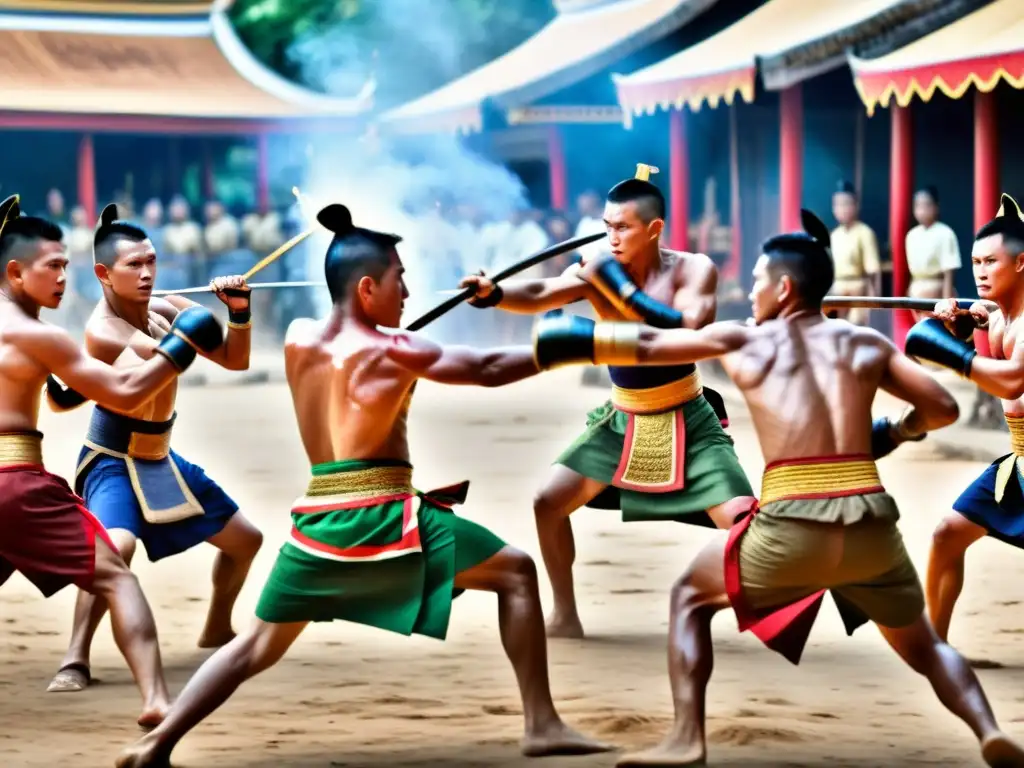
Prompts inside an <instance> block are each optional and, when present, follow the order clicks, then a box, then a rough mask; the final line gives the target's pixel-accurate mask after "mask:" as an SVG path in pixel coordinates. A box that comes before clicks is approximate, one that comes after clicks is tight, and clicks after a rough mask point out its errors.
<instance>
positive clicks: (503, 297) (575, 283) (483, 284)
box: [459, 265, 590, 315]
mask: <svg viewBox="0 0 1024 768" xmlns="http://www.w3.org/2000/svg"><path fill="white" fill-rule="evenodd" d="M578 272H579V267H578V266H576V265H573V266H571V267H569V268H568V269H566V271H565V272H563V273H562V274H561V275H559V276H558V277H545V278H541V279H539V280H505V281H503V282H502V283H501V284H500V285H497V286H496V285H494V284H493V283H492V282H491V281H490V280H489V279H488V278H487V277H485V276H483V275H470V276H469V277H466V278H464V279H463V280H462V282H461V283H459V286H460V287H461V288H474V289H476V292H477V293H476V296H475V297H474V298H473V299H470V302H469V303H470V304H471V305H473V306H474V307H478V308H481V309H486V308H487V307H498V308H499V309H504V310H505V311H507V312H514V313H516V314H520V315H534V314H538V313H540V312H546V311H548V310H550V309H558V308H559V307H564V306H565V305H566V304H572V303H574V302H577V301H580V300H581V299H585V298H586V297H587V291H588V290H590V288H589V286H588V285H587V284H586V283H585V282H583V281H582V280H580V278H579V277H577V273H578Z"/></svg>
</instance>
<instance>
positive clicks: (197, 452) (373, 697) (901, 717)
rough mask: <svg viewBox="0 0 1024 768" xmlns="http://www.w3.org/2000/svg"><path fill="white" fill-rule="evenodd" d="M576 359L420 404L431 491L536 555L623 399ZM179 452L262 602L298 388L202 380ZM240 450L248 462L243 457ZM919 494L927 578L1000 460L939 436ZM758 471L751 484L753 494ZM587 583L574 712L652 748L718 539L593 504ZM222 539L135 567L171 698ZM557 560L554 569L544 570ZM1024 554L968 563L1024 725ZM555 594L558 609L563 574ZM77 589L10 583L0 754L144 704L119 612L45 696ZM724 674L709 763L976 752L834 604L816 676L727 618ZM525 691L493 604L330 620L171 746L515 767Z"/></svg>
mask: <svg viewBox="0 0 1024 768" xmlns="http://www.w3.org/2000/svg"><path fill="white" fill-rule="evenodd" d="M579 377H580V371H579V369H572V370H563V371H558V372H554V373H551V374H549V375H547V376H545V377H542V378H539V379H536V380H533V381H529V382H525V383H522V384H520V385H516V386H513V387H509V388H506V389H504V390H475V389H470V388H464V389H460V390H457V391H456V390H454V389H447V390H445V389H442V388H440V387H436V386H431V385H423V386H421V387H420V390H419V392H418V394H417V398H416V401H415V403H414V405H413V411H412V454H413V460H414V462H416V464H417V473H416V477H417V484H418V486H419V487H424V488H426V487H432V485H442V484H447V483H449V482H452V481H457V480H461V479H463V478H470V479H471V480H472V481H473V489H472V491H471V493H470V503H469V504H468V505H467V506H466V507H465V509H464V512H465V513H466V514H467V515H469V516H472V517H473V518H474V519H477V520H480V521H482V522H484V523H486V524H488V525H490V526H492V527H493V528H494V530H495V531H497V532H498V533H499V534H500V535H502V536H504V537H505V538H507V540H508V541H510V542H512V543H514V544H516V545H518V546H520V547H522V548H524V549H526V550H527V551H529V552H530V553H532V554H533V555H534V556H535V557H537V559H538V562H539V559H540V558H539V551H538V549H537V545H536V534H535V532H534V526H533V516H532V512H531V506H530V505H531V499H532V496H533V493H534V489H535V487H536V486H537V484H538V483H539V482H540V481H541V479H542V477H543V475H544V472H545V469H546V467H547V465H548V464H549V463H550V461H551V459H553V458H554V456H556V455H557V454H558V452H559V450H560V449H561V448H562V447H563V446H564V445H565V444H566V442H567V441H569V440H571V439H572V438H573V437H574V436H575V434H576V433H577V432H578V431H579V429H580V427H581V425H582V421H583V417H584V414H585V412H586V410H587V409H588V408H589V407H591V406H593V405H595V404H597V403H598V402H599V401H600V400H601V399H602V398H603V396H604V393H603V392H602V391H600V390H594V389H583V388H581V387H580V386H579V385H578V382H579ZM87 420H88V409H81V410H80V411H78V412H75V413H73V414H70V415H64V416H57V415H54V414H52V413H49V412H46V413H45V414H44V415H43V419H42V425H41V427H42V429H43V430H44V431H45V433H46V435H47V438H46V446H45V447H46V458H47V462H48V464H49V466H50V468H51V469H52V470H54V471H56V472H59V473H61V474H63V475H65V476H67V477H70V476H71V473H72V471H73V465H74V461H75V458H76V456H77V453H78V448H79V445H80V442H79V441H80V440H81V438H82V436H83V434H84V430H85V425H86V423H87ZM731 431H732V433H733V435H734V437H735V438H736V440H737V442H738V450H739V453H740V457H741V459H742V461H743V464H744V466H745V468H746V469H747V471H748V473H749V474H750V475H751V477H752V478H757V477H758V476H759V474H760V471H761V467H762V463H761V457H760V452H759V450H758V448H757V445H756V442H755V441H754V437H753V433H752V431H751V429H750V424H749V421H748V420H747V419H746V417H745V416H744V415H743V414H740V413H734V414H733V427H732V430H731ZM175 443H176V448H177V450H178V451H180V452H181V453H182V454H183V455H185V456H186V457H188V458H190V459H191V460H193V461H196V462H198V463H200V464H202V465H203V466H204V467H206V469H207V471H208V472H209V473H210V474H211V475H212V476H213V477H214V478H216V479H217V480H218V481H219V482H221V483H222V484H223V485H224V486H225V488H226V489H227V490H228V492H229V493H231V494H232V495H233V496H234V497H235V498H236V499H237V500H238V501H239V503H240V504H241V506H242V509H243V510H244V511H245V513H246V514H247V515H248V516H249V517H250V519H252V520H253V521H254V522H255V523H256V524H257V525H258V526H259V527H260V528H262V530H263V531H264V533H265V534H266V544H265V546H264V549H263V551H262V552H261V553H260V555H259V557H258V559H257V561H256V564H255V566H254V568H253V571H252V574H251V575H250V579H249V583H248V584H247V585H246V588H245V590H244V592H243V594H242V597H241V599H240V601H239V606H238V609H237V611H236V617H237V618H236V628H240V627H243V626H245V624H246V622H247V621H248V620H249V617H250V616H251V614H252V609H253V606H254V605H255V602H256V599H257V597H258V595H259V591H260V587H261V586H262V582H263V579H264V577H265V575H266V573H267V571H268V570H269V568H270V566H271V563H272V562H273V559H274V556H275V554H276V551H277V548H278V547H279V546H280V543H281V541H282V540H283V538H284V536H285V534H286V531H287V528H288V508H289V504H290V502H291V501H292V500H293V499H294V498H295V497H296V496H297V495H299V494H300V493H301V491H302V490H303V488H304V486H305V482H306V479H307V469H308V467H307V464H306V460H305V457H304V455H303V453H302V449H301V447H300V445H299V440H298V435H297V433H296V429H295V426H294V421H293V416H292V406H291V402H290V399H289V397H288V393H287V391H286V389H285V387H283V386H281V385H264V386H251V387H244V388H241V387H239V388H226V387H213V386H211V387H205V388H191V389H185V390H183V391H182V393H181V397H180V403H179V419H178V426H177V427H176V440H175ZM230 456H237V457H239V458H237V459H235V458H229V457H230ZM882 467H883V470H882V471H883V479H884V481H885V482H886V485H887V486H888V487H889V489H890V491H891V492H892V493H893V494H894V495H895V497H896V499H897V500H898V501H899V502H900V504H901V506H902V508H903V513H904V533H905V535H906V536H907V538H908V541H909V546H910V549H911V555H912V556H913V557H914V559H915V562H916V563H917V564H918V567H919V568H922V569H923V566H924V563H925V557H926V554H927V548H928V542H929V535H930V532H931V530H932V528H933V527H934V525H935V523H936V522H937V520H938V519H939V516H940V515H941V514H942V513H943V512H944V511H945V510H946V509H947V508H948V506H949V504H950V502H951V501H952V500H953V499H954V498H955V496H956V495H957V493H958V492H959V491H960V490H961V489H962V487H963V486H964V485H965V484H966V483H968V482H969V481H970V480H971V479H972V478H973V477H974V476H975V474H976V473H977V472H978V471H980V469H981V467H982V465H980V464H972V463H966V462H946V461H940V460H938V458H937V457H936V456H935V455H934V454H933V453H932V452H930V451H929V449H928V448H927V444H924V445H914V446H907V447H904V448H903V449H901V451H900V452H899V453H898V454H897V455H896V456H894V457H893V458H892V459H890V460H887V461H886V462H884V463H883V465H882ZM756 484H757V483H756V482H755V486H756ZM574 525H575V530H576V532H577V542H578V550H579V557H578V562H577V569H576V574H577V584H578V593H579V596H580V601H581V611H582V616H583V620H584V624H585V626H586V629H587V630H588V631H589V633H590V637H589V639H588V640H586V641H583V642H576V641H552V642H551V643H550V654H551V674H552V680H553V687H554V691H555V698H556V702H557V703H558V704H559V706H560V708H561V710H562V712H563V713H564V715H565V717H566V719H567V720H569V721H570V722H571V723H572V724H574V725H576V726H578V727H579V728H580V729H582V730H584V731H586V732H588V733H590V734H593V735H595V736H599V737H601V738H604V739H607V740H610V741H612V742H614V743H616V744H619V745H621V746H622V747H623V748H636V747H639V746H646V745H653V744H654V743H655V742H656V741H657V740H658V739H659V738H660V736H661V734H662V733H663V732H664V730H665V728H666V726H667V725H668V723H669V716H670V712H671V705H670V701H669V695H668V684H667V681H666V674H665V671H666V665H665V655H664V650H665V631H666V625H667V613H668V603H667V594H668V589H669V587H670V585H671V583H672V581H673V579H674V577H675V576H676V575H677V574H678V573H679V572H680V571H681V570H682V568H683V567H684V565H685V564H686V563H687V561H688V560H689V558H690V556H691V555H692V554H693V553H694V552H695V551H696V550H697V549H698V548H699V547H700V546H701V545H702V544H703V543H704V542H705V541H707V540H708V538H709V537H710V536H711V535H713V534H712V533H711V532H708V531H704V530H700V529H695V528H690V527H686V526H681V525H676V524H646V523H645V524H643V525H640V524H631V525H628V526H627V525H623V524H622V523H621V522H620V521H619V520H618V519H617V516H616V514H615V513H611V512H595V511H589V510H588V511H583V512H580V513H578V514H577V515H576V516H575V517H574ZM212 559H213V552H212V550H211V549H210V548H209V547H205V546H204V547H200V548H197V549H195V550H193V551H192V552H189V553H187V554H185V555H183V556H181V557H179V558H176V559H174V560H171V561H169V562H163V563H160V564H158V565H155V566H154V565H153V564H151V563H149V562H148V561H147V560H146V558H145V557H143V556H142V555H141V553H140V555H139V557H138V558H137V566H136V569H137V572H138V574H139V576H140V578H141V580H142V584H143V587H144V589H145V590H146V592H147V594H148V596H149V598H150V602H151V604H152V606H153V609H154V611H155V613H156V618H157V624H158V627H159V630H160V639H161V644H162V649H163V655H164V661H165V664H166V668H167V674H168V678H169V682H170V685H171V689H172V692H177V691H179V690H180V689H181V687H182V686H183V685H184V683H185V682H186V680H187V679H188V677H189V676H190V674H191V673H192V672H193V671H194V670H195V669H196V668H197V667H198V666H199V664H200V663H201V662H202V661H203V659H204V658H205V657H206V656H207V655H208V654H207V652H204V651H200V650H198V649H197V648H196V647H195V641H196V638H197V636H198V634H199V630H200V628H201V624H202V621H203V618H204V615H205V611H206V602H207V599H208V594H209V586H208V583H209V576H208V574H209V569H210V565H211V562H212ZM542 570H543V569H542ZM1022 577H1024V553H1021V552H1018V551H1016V550H1014V549H1012V548H1010V547H1008V546H1006V545H1003V544H1000V543H998V542H995V541H990V540H984V541H982V542H981V543H979V544H978V545H977V546H976V547H975V548H974V549H973V551H972V552H971V554H970V555H969V561H968V584H967V588H966V590H965V594H964V597H963V599H962V603H961V611H960V612H959V614H958V616H957V621H956V622H955V624H954V631H953V639H954V642H955V643H957V644H958V645H959V646H960V647H961V649H962V650H963V651H964V652H965V653H966V654H967V655H969V656H971V657H974V658H985V659H991V660H995V661H998V662H1001V663H1002V664H1004V665H1005V667H1004V668H1001V669H992V670H986V671H983V672H981V675H982V679H983V682H984V683H985V684H986V686H987V689H988V693H989V695H990V697H991V698H992V701H993V705H994V707H995V709H996V713H997V715H998V716H999V718H1000V719H1001V721H1002V723H1003V724H1004V727H1006V728H1007V730H1009V731H1010V732H1011V733H1014V734H1016V735H1018V736H1020V737H1024V722H1022V721H1024V694H1022V693H1021V691H1022V690H1024V641H1022V640H1021V634H1022V633H1024V617H1022V614H1021V607H1020V605H1021V600H1024V584H1022V580H1024V579H1022ZM542 595H543V599H544V601H545V605H546V606H548V605H550V599H549V591H548V587H547V583H546V581H545V582H544V584H543V585H542ZM73 602H74V590H73V589H67V590H65V591H63V592H62V593H60V594H59V595H57V596H56V597H55V598H53V599H51V600H49V601H44V600H42V598H41V597H40V596H39V595H38V594H37V593H36V592H34V590H33V589H32V588H31V587H30V585H29V584H28V583H27V582H26V581H24V580H23V579H22V578H21V577H20V576H15V577H14V578H13V579H12V580H11V581H9V582H8V583H7V585H5V586H4V588H3V589H2V590H0V766H3V767H4V768H29V767H30V766H32V767H38V768H43V767H44V766H46V767H47V768H52V766H62V767H63V768H86V767H88V768H92V767H93V766H109V765H112V764H113V759H114V756H115V755H116V753H117V751H118V750H119V749H120V748H121V747H122V746H123V745H124V744H126V743H128V742H130V741H132V740H134V739H135V738H136V737H137V736H138V735H139V731H138V730H137V728H136V726H135V717H136V716H137V714H138V708H139V699H138V695H137V693H136V690H135V688H134V685H133V683H132V680H131V678H130V676H129V674H128V670H127V668H126V667H125V665H124V663H123V661H122V660H121V658H120V656H119V655H118V653H117V651H116V648H115V647H114V643H113V640H112V638H111V635H110V630H109V624H107V623H104V625H103V626H102V627H101V628H100V632H99V634H98V636H97V642H96V648H95V651H94V654H93V663H94V668H93V672H94V674H95V675H96V677H97V678H99V680H100V681H101V683H100V684H98V685H96V686H95V687H93V688H91V689H90V690H88V691H87V692H85V693H79V694H62V695H56V694H47V693H45V692H44V691H45V688H46V685H47V683H48V682H49V680H50V678H51V676H52V675H53V673H54V672H55V671H56V669H57V666H58V664H59V662H60V659H61V656H62V654H63V651H64V648H65V645H66V643H67V639H68V634H69V630H70V624H71V613H72V606H73ZM715 636H716V641H717V664H716V669H715V673H714V677H713V679H712V685H711V689H710V694H709V716H710V720H709V734H710V741H711V745H710V759H711V764H713V765H717V766H739V765H745V766H818V765H851V766H852V765H856V766H899V765H926V764H927V765H941V766H946V767H947V768H949V767H950V766H967V765H976V764H980V760H979V758H977V757H976V750H975V746H974V743H973V739H972V737H971V734H970V732H969V731H968V730H967V728H966V727H965V726H963V725H961V724H960V723H959V722H957V721H956V720H954V719H953V717H952V716H951V715H948V714H947V713H945V711H944V710H943V709H942V708H941V707H940V705H939V704H938V703H937V701H936V700H935V699H934V697H933V695H932V693H931V690H930V688H929V687H928V685H927V684H926V683H925V681H924V680H923V679H921V678H918V677H917V676H916V675H915V674H913V673H912V672H911V671H909V670H908V669H906V668H904V667H903V666H902V665H901V663H900V662H899V661H898V660H897V659H896V657H895V656H894V655H893V654H892V653H891V652H890V651H889V650H888V648H887V647H886V646H885V645H884V644H883V642H882V640H881V638H880V637H879V635H878V634H877V632H876V631H875V630H874V629H872V628H870V627H869V628H865V629H863V630H861V631H860V632H859V633H858V634H857V636H855V637H854V638H852V639H848V638H846V637H845V636H844V635H843V633H842V629H841V625H840V623H839V620H838V617H837V615H836V612H835V610H834V609H833V608H832V607H831V606H829V607H827V608H826V609H824V610H823V611H822V615H821V617H820V619H819V622H818V626H817V627H816V629H815V633H814V636H813V639H812V643H811V646H810V647H809V648H808V651H807V653H806V655H805V660H804V662H803V664H802V665H801V666H800V667H799V668H793V667H791V666H790V665H789V664H788V663H787V662H786V661H785V660H783V659H782V658H781V657H778V656H776V655H775V654H773V653H771V652H769V651H767V650H766V649H764V648H763V647H761V646H760V645H759V644H758V643H757V642H756V641H755V640H754V639H752V638H751V637H748V636H742V637H741V636H739V635H737V633H736V627H735V622H734V620H733V618H732V616H731V615H728V614H722V615H721V616H720V618H719V619H718V620H717V621H716V624H715ZM519 715H520V710H519V702H518V696H517V692H516V688H515V684H514V680H513V677H512V673H511V670H510V668H509V666H508V664H507V662H506V660H505V659H504V657H503V654H502V651H501V647H500V645H499V642H498V632H497V627H496V610H495V602H494V600H493V598H491V597H489V596H484V595H479V594H468V595H466V596H464V597H462V598H460V599H459V600H458V601H457V603H456V606H455V610H454V614H453V619H452V625H451V629H450V632H449V640H448V641H447V642H446V643H438V642H435V641H431V640H426V639H419V638H413V639H409V638H404V637H399V636H394V635H388V634H385V633H383V632H380V631H375V630H370V629H366V628H363V627H357V626H349V625H344V624H333V625H325V626H314V627H312V628H311V629H310V630H309V631H308V632H307V633H306V635H305V636H304V637H303V638H301V639H300V640H299V642H298V643H297V644H296V646H295V647H294V648H293V650H292V652H291V654H290V655H289V656H288V657H286V658H285V660H284V661H283V662H282V663H281V664H280V665H278V666H277V667H276V668H275V669H272V670H271V671H270V672H268V673H266V674H264V675H263V676H262V677H259V678H257V679H256V680H254V681H252V682H250V683H249V684H247V685H246V686H243V687H242V689H241V690H240V691H239V692H238V693H237V694H236V696H235V697H234V699H232V700H231V701H230V702H229V703H228V704H227V705H226V706H225V707H223V708H222V709H221V710H220V711H218V712H217V713H216V714H215V715H214V716H213V717H211V718H210V719H209V720H208V721H207V722H206V723H204V724H203V725H201V726H200V727H199V728H198V729H197V730H195V731H194V732H193V733H192V734H191V735H190V736H189V737H188V738H187V739H186V740H185V741H184V742H183V743H182V745H181V746H180V748H179V749H178V751H177V753H176V758H177V764H179V765H182V766H189V767H192V766H196V767H198V766H204V767H205V766H209V768H215V767H219V768H226V767H227V766H233V767H237V768H243V767H245V768H271V767H273V768H278V767H279V766H303V767H304V768H313V767H314V766H316V767H318V768H319V767H326V766H361V765H366V766H383V765H389V766H392V765H394V766H398V765H402V766H424V768H425V767H426V766H440V765H447V766H478V765H479V766H513V765H515V766H519V765H525V764H526V763H527V762H529V761H526V760H524V759H523V758H521V757H519V755H518V753H517V739H518V737H519V735H520V733H521V720H520V717H519ZM614 761H615V756H614V755H601V756H597V757H587V758H564V759H552V760H548V761H545V762H543V763H541V764H543V765H549V766H552V767H553V768H554V767H557V766H580V767H581V768H583V767H584V766H587V767H589V766H611V765H613V764H614Z"/></svg>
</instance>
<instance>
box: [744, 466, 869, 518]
mask: <svg viewBox="0 0 1024 768" xmlns="http://www.w3.org/2000/svg"><path fill="white" fill-rule="evenodd" d="M883 490H884V488H883V487H882V481H881V480H880V479H879V477H878V468H877V467H876V466H875V462H874V460H873V459H868V458H861V457H855V458H854V457H834V458H823V459H803V460H797V461H791V462H779V463H775V464H769V465H768V466H767V467H766V468H765V471H764V476H763V477H762V478H761V499H760V504H761V506H764V505H765V504H771V503H772V502H774V501H785V500H789V499H827V498H831V497H834V496H852V495H854V494H857V493H880V492H882V491H883Z"/></svg>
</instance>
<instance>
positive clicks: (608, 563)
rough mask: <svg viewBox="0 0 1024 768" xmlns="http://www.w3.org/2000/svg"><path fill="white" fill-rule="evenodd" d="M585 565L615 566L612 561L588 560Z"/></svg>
mask: <svg viewBox="0 0 1024 768" xmlns="http://www.w3.org/2000/svg"><path fill="white" fill-rule="evenodd" d="M584 565H615V563H613V562H612V561H611V560H588V561H587V562H585V563H584Z"/></svg>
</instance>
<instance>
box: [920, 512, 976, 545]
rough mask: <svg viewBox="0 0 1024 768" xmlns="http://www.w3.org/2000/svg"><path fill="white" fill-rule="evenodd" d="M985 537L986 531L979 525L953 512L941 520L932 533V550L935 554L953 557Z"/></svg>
mask: <svg viewBox="0 0 1024 768" xmlns="http://www.w3.org/2000/svg"><path fill="white" fill-rule="evenodd" d="M985 535H986V531H985V529H984V528H982V527H981V526H980V525H976V524H975V523H972V522H971V521H970V520H968V519H967V518H965V517H963V516H962V515H960V514H958V513H956V512H954V513H953V514H950V515H947V516H946V517H945V518H943V520H942V522H941V523H939V525H938V527H936V529H935V531H934V532H933V533H932V548H933V550H934V551H936V552H940V553H942V554H945V555H953V556H955V555H959V554H962V553H963V552H964V551H965V550H966V549H967V548H968V547H969V546H970V545H971V544H973V543H974V542H975V541H977V540H978V539H980V538H982V537H984V536H985Z"/></svg>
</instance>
